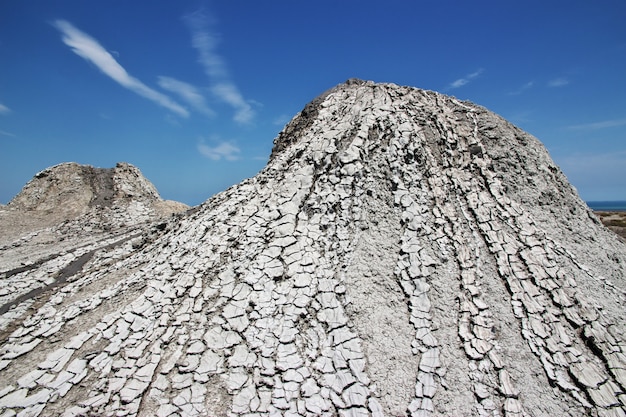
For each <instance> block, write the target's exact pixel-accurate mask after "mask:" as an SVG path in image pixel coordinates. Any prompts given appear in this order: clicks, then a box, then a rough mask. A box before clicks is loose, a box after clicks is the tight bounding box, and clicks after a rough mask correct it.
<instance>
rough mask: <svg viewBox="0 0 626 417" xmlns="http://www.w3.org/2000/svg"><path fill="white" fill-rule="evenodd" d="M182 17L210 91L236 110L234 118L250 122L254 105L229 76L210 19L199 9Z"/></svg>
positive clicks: (253, 114) (240, 121)
mask: <svg viewBox="0 0 626 417" xmlns="http://www.w3.org/2000/svg"><path fill="white" fill-rule="evenodd" d="M184 20H185V22H186V23H187V26H188V27H189V30H190V31H191V36H192V40H191V44H192V46H193V47H194V48H195V49H196V50H197V51H198V61H199V62H200V64H201V65H202V66H203V67H204V71H205V73H206V74H207V76H208V77H209V80H210V82H211V92H212V93H213V94H214V95H215V96H216V97H217V98H219V99H220V100H221V101H223V102H225V103H227V104H229V105H230V106H231V107H232V108H233V109H234V110H235V115H234V117H233V119H234V120H235V121H236V122H239V123H244V124H245V123H250V122H252V120H253V119H254V116H255V112H254V109H253V108H252V106H251V105H250V103H249V102H248V101H247V100H246V99H245V98H244V97H243V95H242V94H241V92H240V91H239V88H238V87H237V85H236V84H235V83H234V82H233V81H232V80H231V76H230V73H229V71H228V68H227V66H226V63H225V61H224V59H223V58H222V56H221V55H219V54H218V53H217V52H216V49H217V44H218V43H219V42H218V41H219V40H218V36H217V35H216V34H215V33H213V32H211V30H210V28H209V25H208V21H209V19H208V18H207V16H206V15H205V14H204V13H203V12H201V11H199V12H195V13H193V14H190V15H187V16H185V18H184Z"/></svg>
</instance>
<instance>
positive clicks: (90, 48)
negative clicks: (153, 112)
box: [54, 20, 189, 117]
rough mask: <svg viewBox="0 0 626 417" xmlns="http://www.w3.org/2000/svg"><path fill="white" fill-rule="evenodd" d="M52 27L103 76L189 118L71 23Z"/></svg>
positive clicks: (184, 110) (58, 23)
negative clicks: (132, 74)
mask: <svg viewBox="0 0 626 417" xmlns="http://www.w3.org/2000/svg"><path fill="white" fill-rule="evenodd" d="M54 26H55V27H56V28H57V29H58V30H59V31H61V33H62V34H63V37H62V39H63V42H64V43H65V44H66V45H67V46H69V47H70V48H71V49H72V51H74V53H75V54H77V55H78V56H80V57H82V58H83V59H85V60H86V61H89V62H91V63H92V64H94V65H95V66H96V67H98V69H99V70H100V71H102V72H103V73H104V74H105V75H108V76H109V77H111V78H112V79H113V80H114V81H116V82H117V83H119V84H120V85H121V86H123V87H125V88H127V89H129V90H131V91H133V92H134V93H136V94H139V95H140V96H142V97H145V98H147V99H149V100H152V101H154V102H155V103H157V104H159V105H160V106H162V107H165V108H166V109H169V110H171V111H173V112H174V113H176V114H178V115H179V116H183V117H189V112H188V111H187V109H185V108H184V107H182V106H181V105H179V104H178V103H176V102H175V101H173V100H172V99H171V98H169V97H168V96H166V95H165V94H162V93H160V92H158V91H156V90H153V89H152V88H150V87H148V86H147V85H145V84H144V83H142V82H141V81H140V80H138V79H137V78H135V77H133V76H131V75H130V74H128V72H126V70H125V69H124V68H123V67H122V66H121V65H120V64H119V63H118V62H117V61H116V60H115V58H113V56H112V55H111V54H110V53H109V52H108V51H107V50H105V49H104V48H103V47H102V46H101V45H100V44H99V43H98V41H97V40H95V39H94V38H92V37H91V36H89V35H87V34H86V33H84V32H81V31H80V30H78V29H77V28H76V27H74V26H73V25H72V24H71V23H69V22H67V21H65V20H57V21H55V22H54Z"/></svg>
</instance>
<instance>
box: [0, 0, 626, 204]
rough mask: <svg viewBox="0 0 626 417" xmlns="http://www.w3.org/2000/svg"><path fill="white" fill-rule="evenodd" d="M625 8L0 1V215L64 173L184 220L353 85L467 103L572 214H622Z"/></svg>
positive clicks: (618, 4)
mask: <svg viewBox="0 0 626 417" xmlns="http://www.w3.org/2000/svg"><path fill="white" fill-rule="evenodd" d="M625 21H626V2H624V1H623V0H599V1H596V2H591V1H588V0H585V1H577V0H575V1H545V0H542V1H535V0H530V1H524V2H512V1H501V0H500V1H480V0H477V1H473V2H468V1H447V0H441V1H434V0H430V1H408V0H406V1H399V0H387V1H385V2H380V1H368V0H361V1H349V0H345V1H327V0H320V1H317V2H294V1H286V0H271V1H265V2H253V1H243V0H229V1H212V2H208V1H165V0H161V1H157V0H151V1H139V0H136V1H132V2H130V1H126V0H124V1H120V0H108V1H85V0H80V1H79V0H57V1H44V0H37V1H34V0H20V1H18V0H5V1H2V2H0V203H7V202H8V201H9V200H10V199H11V198H12V197H13V196H14V195H15V194H17V193H18V192H19V191H20V189H21V187H22V186H23V185H24V184H25V183H26V182H27V181H28V180H29V179H30V178H32V176H33V175H34V174H35V173H36V172H38V171H40V170H42V169H44V168H46V167H48V166H51V165H55V164H58V163H61V162H67V161H75V162H79V163H83V164H90V165H94V166H98V167H112V166H114V165H115V163H116V162H118V161H126V162H129V163H132V164H134V165H136V166H137V167H139V168H140V169H141V170H142V172H143V173H144V175H145V176H146V177H147V178H148V179H150V180H151V181H152V182H153V183H154V184H155V186H156V187H157V189H158V190H159V192H160V193H161V195H162V196H163V197H164V198H167V199H174V200H179V201H183V202H185V203H187V204H191V205H195V204H199V203H201V202H202V201H204V200H206V199H207V198H209V197H210V196H211V195H213V194H215V193H217V192H219V191H221V190H224V189H226V188H228V187H229V186H231V185H234V184H236V183H238V182H239V181H241V180H242V179H244V178H247V177H251V176H253V175H255V174H256V173H257V172H258V171H259V170H260V169H262V168H263V166H264V165H265V163H266V162H267V158H268V156H269V154H270V151H271V148H272V141H273V139H274V137H275V136H276V135H277V133H278V132H279V131H280V130H281V129H282V127H283V125H284V124H285V123H286V122H287V121H288V120H289V119H290V118H291V117H292V116H294V115H295V114H296V113H297V112H298V111H300V110H301V109H302V107H304V105H305V104H306V103H308V102H309V101H310V100H311V99H313V98H314V97H316V96H317V95H318V94H320V93H322V92H323V91H325V90H327V89H328V88H330V87H332V86H334V85H336V84H338V83H341V82H343V81H345V80H346V79H348V78H351V77H358V78H362V79H367V80H373V81H378V82H393V83H396V84H400V85H410V86H415V87H419V88H424V89H428V90H436V91H440V92H442V93H445V94H450V95H453V96H456V97H458V98H461V99H466V100H470V101H473V102H475V103H477V104H480V105H482V106H484V107H487V108H488V109H490V110H492V111H494V112H496V113H498V114H500V115H502V116H503V117H505V118H507V119H508V120H509V121H511V122H512V123H514V124H516V125H517V126H519V127H521V128H522V129H524V130H526V131H528V132H530V133H531V134H533V135H535V136H536V137H538V138H539V139H540V140H541V141H542V142H543V143H544V144H545V145H546V146H547V148H548V150H549V151H550V153H551V155H552V157H553V158H554V160H555V161H556V163H557V164H558V165H559V166H561V168H562V169H563V171H564V172H565V173H566V175H567V176H568V178H569V179H570V181H571V182H572V183H573V184H574V185H575V186H576V188H577V189H578V191H579V193H580V195H581V196H582V197H583V199H585V200H588V201H589V200H626V24H624V22H625Z"/></svg>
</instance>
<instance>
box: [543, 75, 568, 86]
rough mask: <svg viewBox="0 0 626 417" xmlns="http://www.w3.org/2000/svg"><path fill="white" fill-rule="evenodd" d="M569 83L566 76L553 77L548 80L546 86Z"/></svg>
mask: <svg viewBox="0 0 626 417" xmlns="http://www.w3.org/2000/svg"><path fill="white" fill-rule="evenodd" d="M567 84H569V80H568V79H567V78H563V77H560V78H555V79H554V80H550V81H549V82H548V87H563V86H565V85H567Z"/></svg>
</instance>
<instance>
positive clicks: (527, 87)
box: [509, 81, 535, 96]
mask: <svg viewBox="0 0 626 417" xmlns="http://www.w3.org/2000/svg"><path fill="white" fill-rule="evenodd" d="M533 85H535V82H534V81H529V82H527V83H526V84H524V85H523V86H521V87H520V88H518V89H517V90H515V91H512V92H510V93H509V95H511V96H517V95H519V94H522V93H523V92H524V91H526V90H528V89H529V88H531V87H532V86H533Z"/></svg>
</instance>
